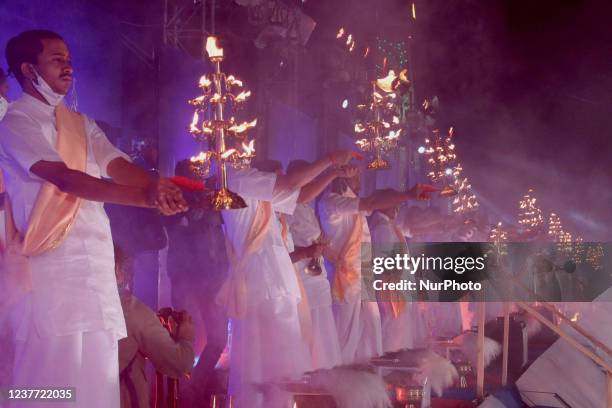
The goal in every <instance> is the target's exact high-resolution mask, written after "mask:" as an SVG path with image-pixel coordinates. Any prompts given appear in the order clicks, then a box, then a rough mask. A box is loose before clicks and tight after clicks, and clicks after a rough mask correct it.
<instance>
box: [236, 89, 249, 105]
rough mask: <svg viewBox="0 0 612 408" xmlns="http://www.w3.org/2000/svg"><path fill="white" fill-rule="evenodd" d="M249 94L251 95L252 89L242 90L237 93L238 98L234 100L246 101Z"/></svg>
mask: <svg viewBox="0 0 612 408" xmlns="http://www.w3.org/2000/svg"><path fill="white" fill-rule="evenodd" d="M249 96H251V91H242V92H240V93H239V94H238V95H236V98H235V99H234V100H235V101H236V102H244V101H246V100H247V98H248V97H249Z"/></svg>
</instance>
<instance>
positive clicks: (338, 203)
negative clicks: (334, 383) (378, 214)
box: [319, 175, 427, 364]
mask: <svg viewBox="0 0 612 408" xmlns="http://www.w3.org/2000/svg"><path fill="white" fill-rule="evenodd" d="M360 187H361V180H360V178H359V175H356V176H354V177H352V178H349V179H337V180H334V182H333V183H332V185H331V187H330V188H329V189H328V191H327V192H326V193H325V194H323V197H322V198H321V201H320V202H319V216H320V218H321V226H322V227H323V231H324V233H325V236H326V238H327V239H328V240H329V246H328V251H327V252H328V253H327V255H326V258H327V259H328V260H329V261H330V277H331V281H332V295H333V299H334V313H335V317H336V328H337V330H338V338H339V341H340V350H341V354H342V362H343V364H351V363H355V362H358V361H365V360H369V359H370V358H372V357H375V356H378V355H380V354H382V333H381V330H382V329H381V320H380V313H379V310H378V305H377V304H376V300H375V299H374V298H372V297H371V296H370V294H369V291H370V288H372V281H373V279H372V273H371V266H372V244H371V236H370V230H369V229H368V224H367V221H366V215H369V214H370V213H371V212H372V211H374V210H377V209H384V208H391V207H394V206H396V205H398V204H400V203H401V202H403V201H406V200H409V199H412V198H417V197H418V198H426V195H427V194H426V193H424V192H423V190H422V187H421V186H420V185H418V184H417V185H416V186H415V187H414V188H413V189H411V190H410V191H408V192H405V193H402V192H397V191H394V190H381V191H376V192H375V193H373V194H372V195H370V196H369V197H366V198H359V196H358V194H359V190H360ZM362 267H364V269H363V270H362ZM362 272H363V274H362Z"/></svg>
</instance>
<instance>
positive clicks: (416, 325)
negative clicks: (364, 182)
mask: <svg viewBox="0 0 612 408" xmlns="http://www.w3.org/2000/svg"><path fill="white" fill-rule="evenodd" d="M397 214H398V207H392V208H389V209H386V210H378V211H375V212H374V214H372V217H370V229H371V232H372V249H373V256H374V257H383V258H385V257H391V258H394V257H395V256H396V255H398V254H399V255H404V254H406V255H408V256H410V253H409V250H408V244H407V243H406V238H405V236H404V233H405V232H406V231H402V229H401V227H400V226H399V225H397V224H396V223H395V222H396V217H397ZM390 272H391V271H386V272H385V274H389V273H390ZM380 277H382V279H383V280H384V279H386V278H390V279H392V281H394V282H397V281H399V280H400V279H405V280H412V281H414V275H413V274H411V273H410V271H406V270H402V271H399V272H395V273H394V275H393V276H389V275H388V276H385V275H381V276H380ZM416 299H417V296H416V294H415V295H413V294H411V293H406V292H400V293H395V292H392V293H388V292H384V293H381V299H379V306H380V309H381V311H382V342H383V351H384V352H385V353H387V352H393V351H398V350H402V349H408V348H416V347H422V346H424V345H425V344H426V340H427V327H426V324H425V321H424V320H423V318H422V315H421V313H420V312H419V306H418V304H417V303H416Z"/></svg>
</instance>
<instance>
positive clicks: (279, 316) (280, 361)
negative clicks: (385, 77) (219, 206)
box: [218, 151, 353, 408]
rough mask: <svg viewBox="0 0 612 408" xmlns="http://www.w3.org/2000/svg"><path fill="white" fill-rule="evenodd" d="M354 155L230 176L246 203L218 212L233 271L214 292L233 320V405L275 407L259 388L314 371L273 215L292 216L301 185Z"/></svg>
mask: <svg viewBox="0 0 612 408" xmlns="http://www.w3.org/2000/svg"><path fill="white" fill-rule="evenodd" d="M352 157H353V156H352V153H351V152H350V151H338V152H334V153H332V154H330V155H328V156H326V157H325V158H323V159H320V160H318V161H316V162H314V163H312V164H310V165H308V166H306V167H305V168H304V169H302V170H301V171H299V172H296V173H292V174H289V175H277V174H276V173H274V172H262V171H259V170H256V169H248V170H240V171H233V172H230V174H229V176H228V179H229V188H230V190H231V191H233V192H235V193H237V194H239V195H240V196H241V197H242V198H243V199H244V200H245V202H246V204H247V207H246V208H242V209H238V210H226V211H223V219H224V221H225V227H226V236H227V241H228V242H227V246H228V252H229V258H230V265H231V266H230V268H231V271H230V276H229V278H228V280H227V281H226V284H224V286H223V288H222V289H221V292H220V294H219V297H218V300H219V301H220V302H221V303H223V304H225V305H226V307H227V308H228V314H229V316H230V317H231V318H232V323H231V324H232V342H231V351H230V353H231V358H230V386H229V392H230V394H231V395H233V396H234V398H235V402H236V405H235V406H236V407H237V408H245V407H248V408H253V407H269V406H270V407H274V406H278V405H275V404H279V402H278V401H274V400H272V399H271V398H273V397H271V396H270V395H266V393H265V392H263V390H262V388H261V387H260V385H261V384H263V383H269V382H273V381H277V380H280V379H284V378H286V379H290V378H296V377H298V376H299V375H300V374H301V373H303V372H305V371H308V370H310V368H311V365H310V359H309V353H308V350H307V347H306V342H305V341H304V333H303V325H304V324H305V321H304V319H303V318H302V317H303V316H301V314H300V310H299V305H300V302H301V301H302V299H301V291H300V285H299V283H298V280H297V276H296V273H295V270H294V268H293V265H292V262H291V259H290V257H289V252H288V251H287V248H286V246H285V244H284V242H283V237H282V234H281V225H280V222H279V220H278V218H277V217H276V216H275V214H274V212H277V213H281V214H291V213H293V211H294V209H295V205H296V203H297V201H298V198H299V196H300V189H301V188H302V187H304V186H305V185H307V184H308V183H309V182H311V181H312V180H313V179H314V178H315V177H317V176H318V175H319V174H320V173H322V172H323V171H325V170H326V169H327V168H329V167H331V166H332V165H345V164H347V163H348V162H349V161H350V160H351V158H352Z"/></svg>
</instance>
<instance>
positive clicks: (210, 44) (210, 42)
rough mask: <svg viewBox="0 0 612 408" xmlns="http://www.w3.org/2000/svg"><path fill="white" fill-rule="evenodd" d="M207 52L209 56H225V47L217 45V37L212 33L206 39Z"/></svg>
mask: <svg viewBox="0 0 612 408" xmlns="http://www.w3.org/2000/svg"><path fill="white" fill-rule="evenodd" d="M206 52H207V53H208V58H211V59H212V58H223V48H219V46H218V45H217V37H215V36H212V35H211V36H210V37H208V38H207V39H206Z"/></svg>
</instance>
